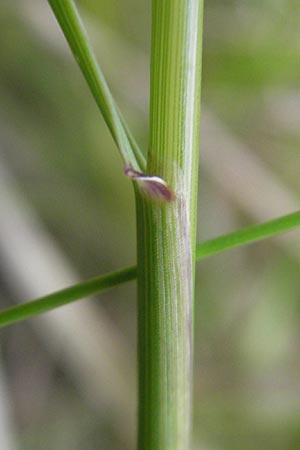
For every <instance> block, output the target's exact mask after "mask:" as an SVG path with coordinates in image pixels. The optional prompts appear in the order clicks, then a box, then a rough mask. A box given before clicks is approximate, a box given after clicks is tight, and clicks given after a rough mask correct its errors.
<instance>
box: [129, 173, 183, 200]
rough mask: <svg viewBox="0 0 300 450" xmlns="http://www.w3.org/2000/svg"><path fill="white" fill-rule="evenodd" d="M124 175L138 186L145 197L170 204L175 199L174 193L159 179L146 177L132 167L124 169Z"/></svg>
mask: <svg viewBox="0 0 300 450" xmlns="http://www.w3.org/2000/svg"><path fill="white" fill-rule="evenodd" d="M125 175H126V176H127V177H129V178H131V179H133V180H135V181H137V183H138V184H139V186H140V188H141V189H142V190H143V191H144V193H145V194H146V195H149V196H150V197H152V198H153V199H154V200H160V201H164V202H167V203H169V202H171V201H172V200H174V199H175V193H174V191H173V189H171V188H170V186H168V185H167V183H166V182H165V181H164V180H163V179H162V178H160V177H157V176H155V175H154V176H150V175H146V174H145V173H142V172H138V171H137V170H134V169H133V168H132V167H126V169H125Z"/></svg>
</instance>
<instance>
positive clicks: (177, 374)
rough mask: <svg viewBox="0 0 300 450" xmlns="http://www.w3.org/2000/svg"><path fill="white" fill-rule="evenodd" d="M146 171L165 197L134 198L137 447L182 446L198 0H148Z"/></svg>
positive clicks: (188, 376) (187, 386) (189, 348)
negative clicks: (168, 193) (164, 187)
mask: <svg viewBox="0 0 300 450" xmlns="http://www.w3.org/2000/svg"><path fill="white" fill-rule="evenodd" d="M152 11H153V15H152V53H151V55H152V56H151V93H150V104H151V111H150V149H149V154H148V165H147V173H148V174H150V175H156V176H159V177H161V178H162V179H164V180H166V182H167V183H168V185H169V186H170V187H171V189H172V190H173V192H174V193H175V199H174V200H172V201H170V198H167V199H166V200H169V201H160V202H159V201H155V199H153V198H150V197H147V195H144V194H140V192H139V191H138V190H137V189H136V199H137V244H138V329H139V331H138V355H139V363H138V366H139V425H138V449H139V450H157V449H166V450H167V449H168V450H187V449H188V448H189V441H190V431H191V430H190V428H191V386H192V354H193V345H192V335H193V332H192V329H193V296H194V266H195V236H196V220H195V217H196V193H197V167H198V148H199V113H200V111H199V110H200V80H201V38H202V1H201V0H153V7H152Z"/></svg>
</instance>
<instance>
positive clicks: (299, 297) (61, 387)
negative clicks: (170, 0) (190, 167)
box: [0, 0, 300, 450]
mask: <svg viewBox="0 0 300 450" xmlns="http://www.w3.org/2000/svg"><path fill="white" fill-rule="evenodd" d="M79 4H80V6H81V10H82V12H83V15H84V18H85V21H86V24H87V28H88V31H89V33H90V35H91V40H92V42H93V44H94V46H95V48H96V52H97V56H98V57H99V59H100V60H101V63H102V66H103V69H104V71H105V73H106V75H107V78H108V80H109V82H110V85H111V88H112V90H113V92H114V94H115V96H116V98H117V99H118V101H119V104H120V106H121V109H122V111H123V112H124V114H125V116H126V117H127V119H128V121H129V122H130V124H131V125H132V127H133V129H134V130H135V133H136V135H137V136H138V139H139V142H140V143H141V145H142V146H143V147H144V149H145V151H146V149H147V120H148V95H149V86H148V85H149V74H148V72H149V47H150V44H149V42H150V2H148V1H143V0H142V1H141V0H125V1H116V0H114V1H112V0H109V1H108V0H101V1H100V0H97V1H96V0H90V1H85V2H83V1H81V2H79ZM299 21H300V7H299V5H298V3H297V2H296V1H292V0H262V1H252V2H249V1H228V2H222V1H218V0H212V1H209V2H207V3H206V8H205V36H204V64H203V115H202V117H203V123H202V146H201V149H200V179H199V214H198V215H199V240H204V239H207V238H210V237H213V236H215V235H217V234H220V233H224V232H227V231H231V230H234V229H238V228H240V227H242V226H244V225H247V224H251V223H254V222H257V221H263V220H267V219H271V218H272V217H275V216H279V215H281V214H285V213H288V212H291V211H293V210H294V209H297V208H298V206H297V203H298V202H299V175H300V149H299V147H300V127H299V124H300V39H299ZM0 39H1V45H0V98H1V102H0V149H1V150H0V263H1V265H0V300H1V307H2V306H3V307H5V306H8V305H10V304H13V303H15V302H18V301H24V300H28V299H29V298H30V297H31V296H35V295H38V294H42V293H46V292H49V291H51V290H54V289H57V288H60V287H63V286H65V285H67V284H70V283H71V282H72V281H74V280H80V279H84V278H86V277H90V276H93V275H97V274H100V273H103V272H105V271H109V270H113V269H116V268H118V267H120V266H124V265H126V264H132V263H134V262H135V252H136V247H135V217H134V203H133V193H132V190H131V186H130V183H129V181H128V180H127V179H126V178H125V177H124V176H123V173H122V165H121V163H120V160H119V157H118V154H117V151H116V149H115V146H114V144H113V142H112V139H111V138H110V136H109V133H108V131H107V130H106V127H105V125H104V123H103V120H102V118H101V116H100V114H99V112H98V110H97V107H96V106H95V104H94V101H93V99H92V98H91V96H90V94H89V92H88V89H87V87H86V85H85V82H84V80H83V78H82V76H81V74H80V73H79V70H78V68H77V66H76V64H75V62H74V61H73V59H72V57H71V55H70V52H69V50H68V49H67V46H66V44H65V42H64V39H63V37H62V34H61V32H60V30H59V28H58V26H57V25H56V23H55V21H54V18H53V16H52V13H51V11H50V9H49V7H48V5H47V2H46V0H30V1H26V2H19V1H18V0H4V1H2V2H1V5H0ZM299 262H300V243H299V232H293V233H289V235H288V236H287V237H286V239H280V238H276V239H274V240H272V241H268V242H265V243H259V244H257V245H254V246H252V247H248V248H246V249H245V248H244V249H241V250H234V251H231V252H228V253H226V254H224V255H221V256H216V257H213V258H211V259H210V260H205V261H203V262H201V263H199V265H198V271H197V295H196V308H195V314H196V315H195V335H196V336H195V355H196V364H195V396H194V397H195V399H194V402H195V418H194V443H195V449H197V450H200V449H205V450H227V449H228V450H238V449H241V448H242V449H243V450H247V449H249V450H250V449H251V450H252V449H253V448H257V449H263V448H267V449H272V450H295V449H296V448H299V447H300V429H299V421H300V381H299V380H300V358H299V346H300V331H299V330H300V327H299V325H300V319H299V317H300V283H299ZM45 267H47V268H48V270H47V271H46V270H45ZM135 306H136V305H135V287H134V284H131V285H128V286H122V287H120V288H117V289H115V290H114V291H112V292H110V293H106V294H103V295H102V296H101V298H99V300H98V301H97V302H96V301H95V300H92V301H86V300H85V301H83V302H81V303H80V304H79V305H72V306H69V307H66V308H63V309H62V310H60V311H57V314H56V313H55V314H56V315H53V314H52V313H51V314H49V315H47V316H44V317H43V318H42V319H41V320H40V319H38V318H37V319H34V320H32V321H29V322H26V323H25V324H21V325H16V326H14V327H10V328H7V329H5V330H3V331H1V337H2V339H1V354H2V355H1V356H2V358H1V359H2V360H1V372H3V373H1V376H0V381H1V383H3V387H2V386H0V389H1V391H2V389H4V392H6V401H5V402H4V401H3V402H2V407H1V413H0V416H2V415H3V417H5V422H3V423H7V425H6V426H5V427H3V428H4V429H3V430H2V429H1V435H0V448H1V449H2V450H6V449H7V450H14V449H15V448H19V449H21V450H27V449H28V450H39V449H43V450H48V449H49V450H50V449H53V448H55V449H56V450H66V449H72V450H83V449H84V450H92V449H97V450H98V449H99V450H102V449H103V450H118V449H120V448H124V449H128V450H129V449H132V448H134V433H135V425H134V422H135V401H136V399H135V390H134V386H135V347H136V336H135V325H136V318H135V315H136V307H135ZM2 409H3V411H2ZM4 443H5V444H4ZM4 445H6V447H4Z"/></svg>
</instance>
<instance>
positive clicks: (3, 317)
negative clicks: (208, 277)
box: [0, 211, 300, 328]
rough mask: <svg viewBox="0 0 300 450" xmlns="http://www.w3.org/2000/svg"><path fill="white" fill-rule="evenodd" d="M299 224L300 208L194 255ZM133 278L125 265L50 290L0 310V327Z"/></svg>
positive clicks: (201, 246)
mask: <svg viewBox="0 0 300 450" xmlns="http://www.w3.org/2000/svg"><path fill="white" fill-rule="evenodd" d="M299 227H300V212H299V211H297V212H295V213H292V214H288V215H286V216H283V217H280V218H277V219H274V220H271V221H268V222H265V223H262V224H258V225H254V226H250V227H248V228H244V229H242V230H239V231H234V232H232V233H229V234H226V235H223V236H219V237H216V238H214V239H210V240H208V241H206V242H203V243H198V244H197V247H196V259H197V260H202V259H204V258H207V257H209V256H212V255H216V254H218V253H221V252H223V251H225V250H231V249H234V248H237V247H241V246H244V245H247V244H252V243H255V242H258V241H260V240H262V239H266V238H270V237H273V236H275V235H278V234H280V233H284V232H287V231H289V230H292V229H294V228H299ZM135 278H136V267H135V266H131V267H126V268H124V269H121V270H118V271H116V272H112V273H108V274H105V275H101V276H98V277H95V278H91V279H90V280H87V281H84V282H83V283H79V284H76V285H74V286H71V287H68V288H66V289H63V290H61V291H57V292H53V293H52V294H49V295H46V296H44V297H41V298H39V299H36V300H33V301H30V302H27V303H24V304H23V305H19V306H14V307H12V308H8V309H6V310H4V311H2V312H0V328H3V327H5V326H8V325H11V324H13V323H16V322H20V321H22V320H25V319H28V318H30V317H34V316H36V315H38V314H42V313H45V312H47V311H50V310H52V309H55V308H57V307H59V306H64V305H67V304H68V303H72V302H74V301H76V300H80V299H82V298H86V297H89V296H91V295H94V294H99V293H100V292H104V291H106V290H108V289H111V288H113V287H115V286H118V285H120V284H123V283H126V282H128V281H131V280H134V279H135Z"/></svg>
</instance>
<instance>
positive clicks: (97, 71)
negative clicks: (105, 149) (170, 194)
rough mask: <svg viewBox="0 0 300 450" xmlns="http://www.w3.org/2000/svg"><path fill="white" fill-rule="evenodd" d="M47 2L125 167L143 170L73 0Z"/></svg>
mask: <svg viewBox="0 0 300 450" xmlns="http://www.w3.org/2000/svg"><path fill="white" fill-rule="evenodd" d="M48 2H49V4H50V6H51V8H52V11H53V13H54V14H55V16H56V19H57V21H58V23H59V25H60V27H61V29H62V31H63V33H64V35H65V37H66V39H67V41H68V43H69V46H70V48H71V50H72V53H73V55H74V57H75V59H76V61H77V63H78V65H79V67H80V69H81V71H82V73H83V75H84V78H85V79H86V81H87V83H88V86H89V88H90V90H91V92H92V94H93V96H94V99H95V100H96V103H97V105H98V107H99V109H100V111H101V113H102V115H103V117H104V120H105V122H106V124H107V126H108V128H109V130H110V132H111V134H112V137H113V139H114V141H115V143H116V145H117V147H118V149H119V151H120V154H121V156H122V159H123V163H124V166H125V167H132V168H133V169H134V170H140V171H144V170H145V158H144V156H143V154H142V152H141V150H140V149H139V147H138V146H137V144H136V142H135V141H134V139H133V137H132V135H131V133H130V131H129V128H128V126H127V125H125V122H124V119H123V117H121V114H120V112H119V110H118V107H117V106H116V104H115V101H114V99H113V96H112V94H111V92H110V89H109V87H108V84H107V82H106V80H105V77H104V75H103V73H102V70H101V68H100V67H99V64H98V63H97V60H96V57H95V54H94V51H93V49H92V46H91V44H90V42H89V39H88V36H87V32H86V30H85V27H84V25H83V22H82V20H81V18H80V15H79V12H78V10H77V8H76V5H75V3H74V1H73V0H48Z"/></svg>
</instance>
